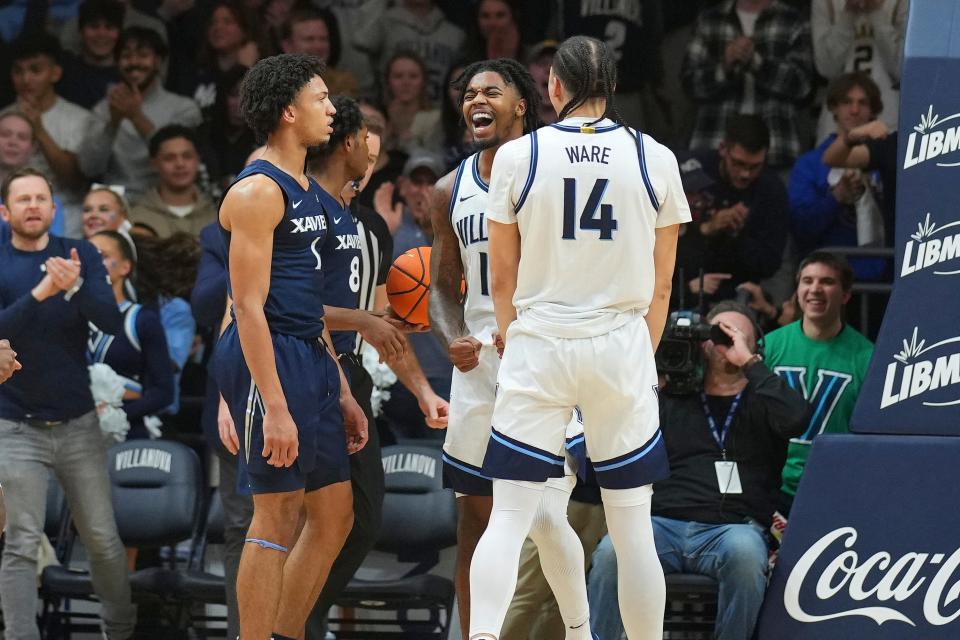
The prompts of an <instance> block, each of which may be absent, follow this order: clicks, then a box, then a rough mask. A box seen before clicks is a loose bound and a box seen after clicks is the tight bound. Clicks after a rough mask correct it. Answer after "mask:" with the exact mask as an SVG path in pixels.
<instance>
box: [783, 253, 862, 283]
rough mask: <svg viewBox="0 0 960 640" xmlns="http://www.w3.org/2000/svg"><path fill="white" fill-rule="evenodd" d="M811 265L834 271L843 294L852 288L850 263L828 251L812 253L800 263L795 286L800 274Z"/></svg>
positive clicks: (798, 281)
mask: <svg viewBox="0 0 960 640" xmlns="http://www.w3.org/2000/svg"><path fill="white" fill-rule="evenodd" d="M811 264H823V265H826V266H828V267H830V268H831V269H833V270H834V271H836V272H837V275H839V276H840V286H841V288H843V290H844V292H847V291H850V289H852V288H853V269H851V268H850V263H849V262H847V259H846V258H844V257H843V256H841V255H837V254H836V253H830V252H829V251H813V252H811V253H809V254H807V256H806V257H805V258H804V259H803V260H801V261H800V266H799V267H797V278H796V280H797V284H799V283H800V274H801V273H803V270H804V269H806V268H807V267H809V266H810V265H811Z"/></svg>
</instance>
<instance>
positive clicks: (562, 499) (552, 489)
mask: <svg viewBox="0 0 960 640" xmlns="http://www.w3.org/2000/svg"><path fill="white" fill-rule="evenodd" d="M575 484H576V477H575V476H570V477H568V478H563V479H560V478H558V479H556V480H554V479H551V480H549V481H548V482H547V485H546V488H545V489H544V492H543V496H542V497H541V499H540V505H539V507H538V509H537V513H536V515H535V516H534V519H533V525H532V526H531V527H530V533H529V536H530V539H531V540H533V542H534V543H535V544H536V545H537V551H538V553H539V556H540V566H541V568H542V569H543V575H544V577H545V578H546V579H547V582H548V583H549V584H550V590H551V591H553V595H554V597H555V598H556V599H557V605H558V607H559V608H560V617H562V618H563V623H564V629H565V630H566V636H565V638H564V640H591V635H590V605H589V604H588V603H587V581H586V576H585V572H584V558H583V545H582V544H581V543H580V538H578V537H577V534H576V532H575V531H574V530H573V527H571V526H570V522H569V521H568V520H567V505H568V504H569V502H570V493H571V492H572V491H573V486H574V485H575Z"/></svg>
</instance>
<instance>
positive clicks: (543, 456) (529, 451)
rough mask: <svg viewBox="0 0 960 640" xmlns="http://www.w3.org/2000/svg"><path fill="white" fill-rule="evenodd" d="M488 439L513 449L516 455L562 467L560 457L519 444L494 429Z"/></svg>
mask: <svg viewBox="0 0 960 640" xmlns="http://www.w3.org/2000/svg"><path fill="white" fill-rule="evenodd" d="M490 439H491V440H494V441H496V442H499V443H500V444H501V445H503V446H505V447H508V448H510V449H513V450H514V451H516V452H518V453H522V454H523V455H525V456H530V457H531V458H536V459H537V460H542V461H543V462H546V463H548V464H558V465H560V466H563V458H562V457H560V456H557V455H554V454H552V453H550V452H548V451H544V450H543V449H538V448H537V447H534V446H532V445H529V444H526V443H524V442H520V441H519V440H514V439H513V438H511V437H509V436H505V435H503V434H502V433H498V432H497V430H496V429H493V430H491V431H490Z"/></svg>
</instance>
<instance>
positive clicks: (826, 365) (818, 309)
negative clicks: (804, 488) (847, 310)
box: [766, 251, 873, 513]
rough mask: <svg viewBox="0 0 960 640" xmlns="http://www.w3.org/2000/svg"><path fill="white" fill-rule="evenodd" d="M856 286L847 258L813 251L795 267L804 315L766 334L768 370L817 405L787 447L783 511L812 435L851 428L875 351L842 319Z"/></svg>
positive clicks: (790, 499) (791, 496)
mask: <svg viewBox="0 0 960 640" xmlns="http://www.w3.org/2000/svg"><path fill="white" fill-rule="evenodd" d="M852 286H853V271H852V270H851V269H850V266H849V265H848V264H847V263H846V261H845V260H844V259H843V258H840V257H838V256H836V255H834V254H832V253H827V252H825V251H814V252H813V253H811V254H810V255H808V256H807V257H806V258H804V259H803V261H801V262H800V268H799V269H798V270H797V301H798V303H799V305H800V311H801V312H802V313H803V316H802V317H801V318H800V319H799V320H797V321H796V322H794V323H792V324H788V325H787V326H785V327H783V328H781V329H777V330H776V331H773V332H771V333H770V334H768V335H767V339H766V358H767V363H768V364H769V366H770V368H771V369H773V370H774V371H775V372H777V373H778V374H780V375H781V376H782V377H783V378H784V379H785V380H786V381H787V383H788V384H789V385H790V386H791V387H793V388H794V389H796V390H797V391H798V392H801V393H803V395H804V397H805V398H806V399H807V401H808V402H809V403H810V404H811V406H812V407H813V408H814V409H815V411H814V412H813V413H812V414H811V416H810V420H809V422H808V423H807V424H806V428H805V429H804V431H803V433H802V434H799V435H798V436H797V437H795V438H792V439H791V440H790V446H789V448H788V449H787V462H786V464H785V465H784V467H783V487H782V488H781V489H782V491H783V510H784V513H787V512H789V509H790V506H791V505H792V504H793V498H794V496H795V495H796V493H797V485H798V484H799V483H800V476H801V475H802V474H803V468H804V466H805V465H806V462H807V456H808V455H810V447H811V445H812V444H813V439H814V438H815V437H816V436H817V435H819V434H821V433H846V432H847V431H848V430H849V428H850V415H851V414H852V413H853V406H854V405H855V404H856V403H857V396H859V395H860V387H861V386H862V385H863V380H864V378H865V377H866V375H867V367H868V366H869V364H870V357H871V356H872V355H873V344H872V343H871V342H870V341H869V340H867V339H866V338H865V337H864V336H863V335H861V334H860V333H859V332H857V330H856V329H854V328H853V327H851V326H850V325H848V324H846V323H845V322H844V321H843V312H844V306H845V305H846V304H847V302H848V301H849V300H850V289H851V287H852Z"/></svg>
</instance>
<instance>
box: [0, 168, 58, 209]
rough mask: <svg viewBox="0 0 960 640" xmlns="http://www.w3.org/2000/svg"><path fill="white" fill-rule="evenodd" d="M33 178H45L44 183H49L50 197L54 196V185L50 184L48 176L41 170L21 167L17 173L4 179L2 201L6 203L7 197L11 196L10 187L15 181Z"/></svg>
mask: <svg viewBox="0 0 960 640" xmlns="http://www.w3.org/2000/svg"><path fill="white" fill-rule="evenodd" d="M31 176H36V177H38V178H43V181H44V182H46V183H47V186H48V187H50V195H51V196H52V195H53V183H52V182H50V178H49V177H47V174H45V173H44V172H43V171H40V170H39V169H34V168H33V167H20V168H19V169H17V170H16V171H13V172H11V173H9V174H7V177H6V178H4V179H3V182H2V183H0V201H2V202H4V203H6V201H7V196H8V195H10V185H11V184H12V183H13V181H14V180H16V179H18V178H29V177H31Z"/></svg>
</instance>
